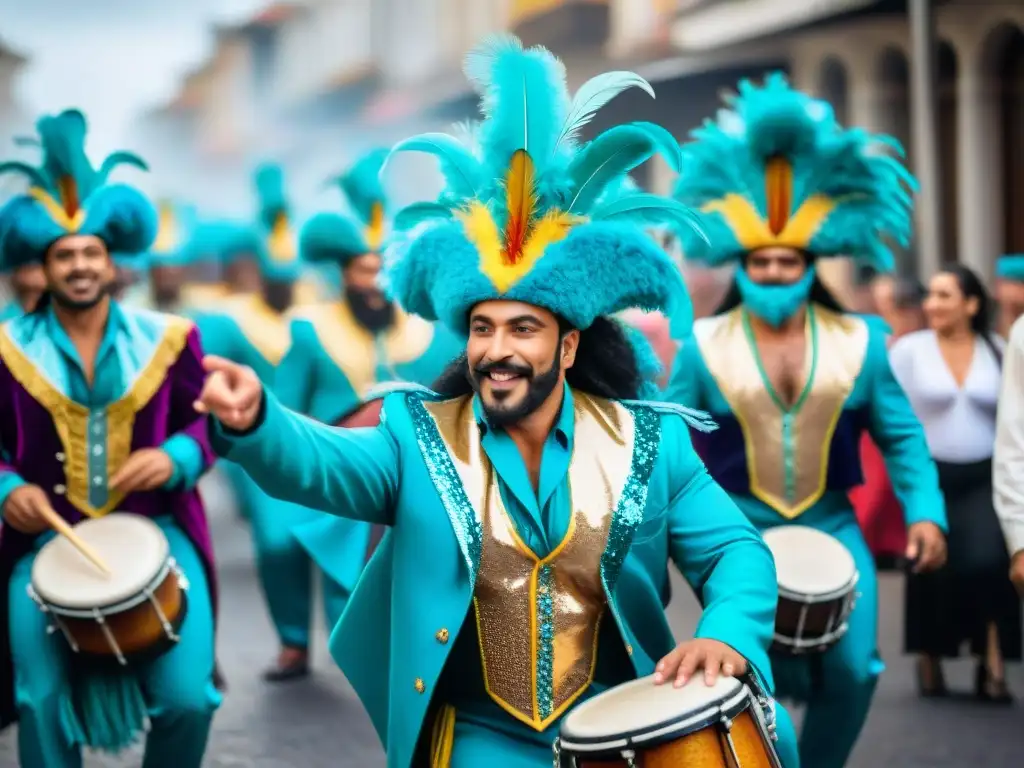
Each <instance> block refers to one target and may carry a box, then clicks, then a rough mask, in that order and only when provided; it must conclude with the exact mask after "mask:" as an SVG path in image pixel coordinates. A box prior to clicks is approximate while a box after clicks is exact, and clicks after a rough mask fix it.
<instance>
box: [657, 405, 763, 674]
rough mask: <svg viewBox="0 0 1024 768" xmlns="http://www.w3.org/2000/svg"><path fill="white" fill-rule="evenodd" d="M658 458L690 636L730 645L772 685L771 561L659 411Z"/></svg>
mask: <svg viewBox="0 0 1024 768" xmlns="http://www.w3.org/2000/svg"><path fill="white" fill-rule="evenodd" d="M662 429H663V437H662V451H663V455H662V456H661V457H659V462H668V466H669V467H671V470H670V471H671V472H672V478H671V481H670V488H671V489H672V490H671V494H672V495H671V497H670V501H669V507H668V511H667V514H668V533H669V547H670V553H671V556H672V560H673V562H674V563H675V564H676V566H677V567H678V568H679V570H680V571H681V572H682V574H683V576H684V577H686V580H687V581H688V582H689V583H690V585H691V586H692V587H693V588H694V590H695V591H696V593H697V594H698V595H699V596H700V597H701V602H702V603H703V605H704V612H703V614H702V616H701V620H700V624H698V625H697V631H696V633H695V635H694V637H695V638H698V639H709V640H717V641H719V642H722V643H725V644H726V645H728V646H730V647H731V648H733V649H734V650H735V651H736V652H738V653H739V654H740V655H741V656H742V657H743V658H744V659H746V660H747V662H748V664H750V666H752V667H753V668H754V670H756V672H757V675H758V677H760V679H761V680H762V681H763V682H764V683H765V684H766V687H767V688H768V690H769V691H771V690H772V688H773V683H772V677H771V665H770V663H769V661H768V647H769V645H770V644H771V642H772V637H773V635H774V629H775V607H776V603H777V602H778V584H777V580H776V575H775V561H774V559H773V558H772V554H771V551H770V550H769V549H768V547H767V545H765V543H764V540H763V539H762V538H761V536H760V535H759V534H758V532H757V530H756V529H755V528H754V526H753V525H751V523H750V522H749V521H748V520H747V518H746V517H745V516H744V515H743V513H742V512H741V511H740V510H739V508H738V507H737V506H736V504H735V502H733V500H732V499H730V498H729V496H728V494H727V493H726V492H725V491H723V490H722V488H721V487H720V486H719V485H718V484H717V483H716V482H715V481H714V480H712V479H711V476H710V475H709V474H708V473H707V470H706V469H705V467H704V464H703V462H701V460H700V458H699V457H698V456H697V454H696V452H695V451H694V450H693V446H692V444H691V442H690V435H689V430H688V429H687V427H686V424H685V423H684V422H683V420H682V419H679V418H676V417H673V416H666V417H663V418H662Z"/></svg>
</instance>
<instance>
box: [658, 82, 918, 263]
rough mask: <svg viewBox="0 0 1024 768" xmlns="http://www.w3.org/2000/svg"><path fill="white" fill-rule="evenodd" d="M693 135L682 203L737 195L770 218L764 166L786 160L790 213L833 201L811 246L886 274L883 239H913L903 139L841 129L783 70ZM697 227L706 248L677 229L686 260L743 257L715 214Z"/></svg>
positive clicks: (679, 189) (911, 185) (680, 187)
mask: <svg viewBox="0 0 1024 768" xmlns="http://www.w3.org/2000/svg"><path fill="white" fill-rule="evenodd" d="M691 136H692V138H693V141H692V142H690V143H689V144H687V145H686V146H684V148H683V169H682V173H681V175H680V179H679V182H678V184H677V186H676V190H675V196H676V199H678V200H680V201H681V202H683V203H685V204H686V205H691V206H694V207H695V208H703V206H705V205H707V204H708V203H710V202H713V201H717V200H721V199H722V198H724V197H725V196H726V195H730V194H734V195H741V196H742V197H744V198H746V199H747V200H748V201H749V202H750V203H751V204H752V205H753V206H754V208H755V209H756V210H757V211H758V213H759V215H760V216H761V217H762V218H763V219H764V220H767V210H766V207H767V206H766V194H765V164H766V163H767V161H768V160H769V159H771V158H772V157H774V156H782V157H785V158H786V159H788V160H789V162H790V164H791V166H792V170H793V184H792V205H791V210H790V213H791V214H792V213H795V212H796V210H797V209H798V208H799V207H800V206H801V205H802V204H803V203H804V201H806V200H807V199H808V198H810V197H812V196H814V195H820V196H824V197H826V198H829V199H831V200H833V201H835V202H836V203H837V205H836V207H835V208H834V209H833V210H832V211H831V213H830V214H828V215H827V216H826V218H825V219H824V221H823V222H822V224H821V226H820V227H819V228H818V230H817V231H816V232H815V233H814V234H813V236H812V237H811V239H810V242H809V243H808V244H807V250H809V251H811V252H812V253H815V254H817V255H819V256H840V255H852V256H854V257H856V258H859V259H862V260H863V261H865V262H866V263H868V264H870V265H871V266H873V267H875V268H876V269H878V270H880V271H890V270H891V269H892V266H893V256H892V252H891V250H890V247H889V245H888V241H893V242H896V243H899V244H900V245H904V246H906V245H908V244H909V242H910V238H911V234H912V227H913V221H912V208H913V199H912V197H911V193H912V192H913V191H915V190H916V182H915V181H914V178H913V176H911V174H910V173H909V172H908V171H907V170H906V168H905V167H904V166H903V164H902V162H901V160H900V158H901V157H902V154H903V151H902V148H901V147H900V145H899V143H898V142H897V141H896V140H895V139H893V138H891V137H889V136H884V135H879V134H871V133H868V132H867V131H864V130H862V129H859V128H852V129H844V128H843V127H842V126H841V125H839V123H838V122H837V121H836V119H835V115H834V114H833V111H832V108H831V107H830V106H829V105H828V104H827V103H826V102H824V101H819V100H816V99H812V98H811V97H809V96H807V95H805V94H803V93H800V92H799V91H795V90H793V89H791V88H790V86H789V84H788V83H787V82H786V78H785V77H784V76H783V75H782V74H780V73H773V74H770V75H769V76H768V77H767V78H766V79H765V82H764V85H762V86H758V85H754V84H753V83H751V82H749V81H746V80H744V81H743V82H741V83H740V85H739V93H738V95H737V96H735V97H734V98H732V99H730V100H729V102H728V109H725V110H721V111H720V112H719V113H718V116H717V119H716V120H708V121H707V122H705V124H704V125H703V127H701V128H698V129H697V130H695V131H694V132H693V133H692V134H691ZM893 155H896V156H893ZM701 221H702V228H703V229H704V231H705V233H706V234H707V236H708V242H704V241H702V240H701V239H700V238H699V237H697V236H695V234H694V232H693V231H692V230H690V229H687V228H682V229H681V230H679V232H678V235H679V237H680V239H681V244H682V248H683V252H684V253H685V254H686V256H687V258H689V259H693V260H696V261H701V262H705V263H708V264H711V265H716V266H717V265H722V264H726V263H729V262H732V261H736V260H738V259H740V258H741V257H742V256H743V254H744V252H745V249H744V248H743V247H742V246H741V245H740V243H739V240H738V236H737V234H736V233H734V232H733V230H732V229H731V228H730V225H729V223H728V222H727V221H726V220H725V218H724V217H723V216H722V214H721V213H718V212H705V213H703V214H702V219H701ZM748 245H749V244H748ZM765 245H768V243H765Z"/></svg>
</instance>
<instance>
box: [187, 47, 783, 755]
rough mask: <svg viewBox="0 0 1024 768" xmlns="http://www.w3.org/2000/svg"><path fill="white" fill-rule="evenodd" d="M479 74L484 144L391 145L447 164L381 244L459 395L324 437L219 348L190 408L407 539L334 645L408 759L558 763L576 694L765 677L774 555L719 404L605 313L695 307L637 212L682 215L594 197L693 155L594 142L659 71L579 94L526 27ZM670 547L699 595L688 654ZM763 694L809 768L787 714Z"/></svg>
mask: <svg viewBox="0 0 1024 768" xmlns="http://www.w3.org/2000/svg"><path fill="white" fill-rule="evenodd" d="M466 72H467V75H468V76H469V78H470V79H471V81H472V82H473V83H474V85H475V87H476V88H477V89H478V90H479V92H480V93H481V99H482V103H483V108H484V110H485V113H486V116H487V117H486V120H485V122H484V123H483V125H482V127H481V130H480V137H479V147H478V150H477V151H475V152H474V151H473V150H472V149H470V148H467V147H465V146H463V145H462V144H461V143H460V142H458V141H457V140H455V139H454V138H452V137H450V136H446V135H444V134H428V135H425V136H420V137H415V138H412V139H409V140H407V141H405V142H402V143H400V144H399V145H397V146H396V147H395V149H394V150H393V151H405V150H420V151H428V152H434V153H437V154H439V155H440V157H441V162H442V168H443V169H444V172H445V177H446V179H447V182H448V185H447V188H446V189H445V191H444V193H443V194H442V196H441V198H440V199H439V200H438V201H437V202H435V203H421V204H417V205H416V206H411V207H410V208H407V209H405V210H404V211H403V212H402V213H400V214H399V215H398V216H397V217H396V219H397V220H401V221H402V222H403V223H404V224H405V225H407V226H409V227H411V229H407V230H403V231H402V232H401V233H400V234H399V235H397V236H396V238H395V240H394V242H393V243H392V244H391V246H390V247H389V249H388V253H387V254H386V258H385V264H386V271H387V278H388V284H389V290H390V291H391V292H392V295H394V296H395V297H396V298H397V299H398V301H399V302H400V303H401V304H402V306H403V307H404V308H405V309H406V310H407V311H409V312H413V313H416V314H418V315H420V316H421V317H425V318H427V319H429V320H435V319H436V320H438V321H439V322H441V323H444V324H445V325H446V326H448V327H450V328H451V329H453V330H454V331H456V332H458V333H460V334H463V335H466V336H468V341H467V342H466V347H465V352H464V355H462V356H461V357H460V358H459V359H458V361H457V362H456V363H454V364H453V366H452V367H451V369H450V370H449V371H448V372H447V374H446V376H445V377H443V381H442V382H441V383H439V385H438V389H440V390H441V391H440V393H437V394H435V393H433V392H431V391H429V390H425V389H422V388H421V389H415V388H412V387H410V388H409V389H408V390H407V391H405V392H398V393H392V394H390V395H388V396H387V398H386V399H385V403H384V416H383V417H382V419H381V424H380V426H379V427H377V428H370V429H354V430H346V429H332V428H329V427H327V426H322V425H319V424H316V423H314V422H313V421H312V420H309V419H305V418H303V417H301V416H299V415H297V414H295V413H294V412H291V411H289V410H288V409H286V408H284V407H283V406H282V405H281V403H280V401H279V400H278V398H276V397H275V396H274V395H273V394H271V393H269V392H266V391H264V389H263V387H262V386H261V384H260V382H259V379H258V378H257V377H256V375H255V374H254V373H253V372H251V371H248V370H245V369H243V368H241V367H239V366H236V365H234V364H231V363H229V362H227V361H225V360H221V359H214V358H208V359H207V360H206V361H205V363H204V364H205V366H206V367H207V369H208V370H209V371H210V372H211V376H210V377H209V378H208V379H207V384H206V387H205V389H204V392H203V394H202V396H201V398H200V401H199V403H198V404H197V407H199V408H200V409H201V410H203V411H209V412H212V413H213V414H214V415H215V416H216V421H215V422H213V423H214V424H215V426H214V427H213V430H214V435H215V438H214V439H215V444H216V445H217V446H218V449H219V450H220V451H222V452H223V455H225V456H227V457H228V458H229V459H230V460H232V461H237V462H239V463H240V464H241V465H242V466H244V467H245V468H246V470H247V471H249V472H250V474H251V475H252V476H253V477H254V478H256V479H257V480H258V482H260V483H261V485H262V486H263V488H264V489H265V490H267V491H268V492H269V493H272V494H276V495H278V496H281V497H285V498H289V499H292V500H294V501H296V502H300V503H303V504H306V505H309V506H312V507H318V508H322V509H327V510H330V511H332V512H333V513H335V514H338V515H342V516H346V517H351V518H354V519H357V520H363V521H367V522H374V523H381V524H384V525H387V526H389V530H388V532H387V533H386V534H385V536H384V538H383V541H382V542H381V544H380V546H379V547H378V549H377V550H376V552H375V554H374V555H373V557H372V559H371V560H370V562H369V564H368V565H367V569H366V571H365V573H364V574H363V575H362V577H361V579H360V581H359V583H358V585H357V587H356V590H355V593H354V594H353V596H352V598H351V599H350V601H349V604H348V606H347V607H346V609H345V613H344V615H343V617H342V620H341V623H340V624H339V626H338V627H337V628H336V629H335V631H334V633H333V635H332V637H331V647H332V653H333V655H334V658H335V660H336V661H337V662H338V664H339V665H340V666H341V668H342V670H343V671H344V673H345V675H346V677H347V678H348V680H349V682H350V683H351V684H352V686H353V687H354V688H355V690H356V692H357V693H358V695H359V697H360V698H361V700H362V702H363V704H364V706H365V707H366V709H367V711H368V712H369V715H370V718H371V720H372V721H373V723H374V725H375V727H376V729H377V733H378V734H379V736H380V738H381V740H382V741H383V742H384V745H385V749H386V751H387V755H388V766H390V767H391V768H408V766H412V765H417V766H419V765H432V766H450V767H452V768H466V767H467V766H478V765H483V764H488V763H492V764H496V765H501V766H503V767H504V768H540V767H541V766H550V765H551V764H552V743H553V741H554V739H555V737H556V734H557V731H558V725H559V722H560V719H561V718H562V716H563V715H564V714H565V713H566V712H567V711H569V710H570V709H571V708H572V707H573V705H574V704H575V703H577V702H580V701H583V700H585V699H586V698H588V697H589V696H591V695H592V694H594V693H595V692H597V691H600V690H603V689H605V688H608V687H610V686H614V685H616V684H618V683H621V682H623V681H626V680H630V679H633V678H635V677H637V676H638V675H649V674H654V673H655V670H657V674H658V675H659V678H658V679H659V681H660V682H661V683H663V684H664V683H673V682H674V683H681V682H682V681H684V680H687V679H688V678H689V677H691V676H693V675H695V674H697V670H698V669H701V668H703V674H701V675H700V676H701V677H702V678H704V679H705V680H706V681H712V680H714V679H716V678H717V677H718V675H719V674H724V675H728V676H736V675H741V674H743V673H751V674H753V676H754V678H756V679H757V680H760V681H762V682H761V684H760V685H761V687H763V688H765V689H768V690H770V687H771V676H770V670H769V666H768V656H767V648H768V644H769V642H770V639H771V636H772V624H773V616H774V609H775V601H776V596H777V591H776V590H777V588H776V584H775V572H774V568H773V564H772V559H771V555H770V553H769V552H768V550H767V548H766V547H765V545H764V543H763V541H762V540H761V539H760V537H759V536H758V535H757V533H756V531H755V530H754V528H753V526H751V525H750V524H749V522H748V521H746V520H745V519H744V518H743V516H742V514H741V513H740V512H739V511H738V510H737V509H736V506H735V504H734V503H733V502H731V501H730V500H729V498H728V496H726V494H725V493H723V492H722V490H721V489H720V488H719V487H718V486H717V485H716V484H715V483H714V482H713V481H712V480H711V478H710V477H709V476H708V475H707V474H706V473H705V471H704V468H703V465H702V464H701V462H700V460H699V459H698V458H697V456H696V454H695V453H694V451H693V449H692V446H691V443H690V437H689V426H690V425H694V426H696V427H697V428H701V429H708V428H710V425H709V424H708V423H707V422H706V421H705V419H704V418H703V416H702V415H701V414H697V413H693V412H690V411H688V410H686V409H681V408H676V407H672V406H665V405H661V404H656V403H650V402H645V401H640V400H638V399H637V398H638V397H641V396H642V392H641V390H642V389H643V388H644V387H643V385H644V384H645V383H646V384H650V383H652V382H653V378H652V379H649V380H647V381H646V382H645V381H644V380H643V379H642V377H641V374H640V370H646V369H647V366H646V364H644V365H641V363H646V361H647V360H648V359H650V357H652V356H653V353H652V352H651V351H650V349H649V348H647V347H645V346H643V345H640V346H639V347H636V348H634V347H633V346H631V343H630V342H629V341H627V336H626V333H627V332H626V330H625V328H624V326H623V325H622V324H621V323H620V322H619V321H617V320H613V319H611V317H610V316H611V315H613V314H615V313H617V312H619V311H622V310H625V309H628V308H633V307H638V308H643V309H648V310H654V309H659V310H663V311H668V312H673V313H677V314H679V315H680V316H683V317H685V316H686V314H687V313H688V312H689V300H688V298H687V296H686V293H685V288H684V286H683V284H682V281H681V279H680V275H679V270H678V269H677V268H676V266H675V265H674V264H673V263H672V262H671V260H670V259H668V258H667V257H666V255H665V253H664V252H663V251H662V250H661V249H660V248H659V247H658V246H657V244H656V243H654V242H653V241H652V240H651V239H650V238H649V237H648V236H647V235H646V234H645V233H644V231H643V228H642V227H643V224H642V223H641V222H643V223H646V222H647V221H649V220H651V219H659V218H662V219H664V218H666V217H683V218H687V217H689V216H690V215H691V213H690V212H689V211H688V209H686V208H685V207H684V206H682V205H680V204H678V203H675V202H674V201H672V200H668V199H665V198H662V197H658V196H655V195H645V194H633V195H629V196H625V197H621V198H617V199H613V200H610V201H608V202H606V203H601V204H599V203H598V202H597V201H598V198H599V196H600V194H601V192H602V190H603V189H604V188H605V186H606V185H607V184H609V182H610V181H612V180H614V179H615V178H617V177H619V176H621V175H622V174H623V173H625V172H628V171H629V170H631V169H632V168H633V167H635V166H636V165H638V164H639V163H641V162H643V161H644V160H646V159H647V158H650V157H651V156H652V155H654V154H655V153H656V152H658V151H663V152H665V153H666V154H667V156H668V159H669V161H670V162H671V163H672V164H673V165H674V166H677V165H678V145H677V144H676V143H675V141H674V139H673V138H672V137H671V136H670V135H669V134H668V133H667V132H666V131H664V129H662V128H660V127H658V126H655V125H652V124H650V123H634V124H630V125H622V126H618V127H616V128H612V129H610V130H609V131H607V132H605V133H603V134H601V135H599V136H597V137H596V138H595V139H594V140H593V141H592V142H590V143H589V144H587V145H586V146H585V147H581V146H580V145H579V143H578V138H577V137H578V132H579V130H580V128H581V126H582V125H584V124H585V123H587V122H588V121H589V120H590V119H591V118H592V117H593V114H594V113H595V112H596V111H597V110H598V109H599V108H600V107H601V106H602V105H603V104H606V103H607V102H608V101H609V100H611V99H612V98H613V97H614V96H615V95H616V94H617V93H620V92H621V91H623V90H625V89H627V88H629V87H633V86H638V87H642V88H644V89H645V90H647V91H648V92H651V89H650V86H649V85H648V84H647V83H646V81H644V80H643V79H642V78H640V77H638V76H636V75H632V74H630V73H610V74H607V75H603V76H599V77H598V78H595V79H594V80H592V81H590V82H588V83H587V84H585V85H583V86H582V88H581V89H580V91H579V92H578V93H577V94H576V97H575V100H572V101H570V98H569V94H568V92H567V89H566V84H565V70H564V68H563V66H562V64H561V62H560V61H558V60H557V59H556V58H554V56H552V55H551V54H550V53H549V52H548V51H546V50H544V49H541V48H531V49H529V50H524V49H523V47H522V45H521V44H520V42H519V41H518V40H517V39H516V38H514V37H506V36H502V37H499V38H496V39H491V40H488V41H486V42H485V43H484V44H483V45H481V46H480V47H479V48H477V49H475V50H473V51H472V52H471V53H470V54H469V55H468V57H467V60H466ZM417 222H418V223H417ZM632 338H633V339H634V343H636V344H640V339H639V334H633V336H632ZM655 370H656V367H655ZM655 391H656V390H655ZM669 557H671V558H672V560H673V561H674V562H675V563H676V564H677V565H678V566H679V568H680V569H681V570H682V572H683V573H684V574H685V575H686V577H687V579H688V580H689V582H690V583H691V584H692V585H693V587H694V588H695V589H696V590H697V591H698V593H699V594H700V595H701V596H702V598H703V601H704V614H703V617H702V619H701V622H700V624H699V627H698V629H697V633H696V634H697V637H696V639H694V640H691V641H687V642H683V643H681V644H680V645H679V646H677V647H676V646H675V643H674V641H673V638H672V634H671V631H670V628H669V625H668V623H667V621H666V619H665V616H664V612H663V608H662V597H663V596H664V594H665V591H666V589H667V579H668V559H669ZM538 584H539V586H538ZM534 627H536V629H534ZM652 685H653V684H652ZM765 707H766V712H767V714H768V716H769V717H770V716H771V714H772V712H773V711H774V712H776V713H777V717H778V732H779V733H780V734H781V735H780V738H779V745H780V749H781V750H782V751H783V760H784V764H785V765H786V766H787V768H788V766H793V765H796V762H795V743H794V740H793V737H792V726H791V724H790V722H789V720H788V718H787V717H786V716H785V714H784V713H783V711H782V710H781V708H780V709H778V710H774V708H773V706H772V705H771V702H770V701H769V700H767V699H765Z"/></svg>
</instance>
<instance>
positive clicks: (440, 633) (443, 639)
mask: <svg viewBox="0 0 1024 768" xmlns="http://www.w3.org/2000/svg"><path fill="white" fill-rule="evenodd" d="M434 637H436V638H437V642H439V643H440V644H441V645H447V643H448V630H447V629H445V628H444V627H441V628H440V629H439V630H437V634H436V635H434Z"/></svg>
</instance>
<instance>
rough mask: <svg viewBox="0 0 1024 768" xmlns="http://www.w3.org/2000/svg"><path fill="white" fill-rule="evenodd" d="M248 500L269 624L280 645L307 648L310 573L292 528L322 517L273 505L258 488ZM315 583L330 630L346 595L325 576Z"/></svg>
mask: <svg viewBox="0 0 1024 768" xmlns="http://www.w3.org/2000/svg"><path fill="white" fill-rule="evenodd" d="M249 482H252V481H251V480H250V481H249ZM254 486H255V484H254ZM253 499H254V501H253V504H252V516H251V524H252V533H253V539H254V541H255V545H256V568H257V571H258V573H259V579H260V586H261V587H262V589H263V596H264V597H265V598H266V601H267V607H268V608H269V610H270V618H271V621H273V623H274V628H275V630H276V631H277V636H278V639H279V640H280V642H281V645H285V646H288V647H290V648H308V647H309V633H310V623H311V620H312V616H313V574H314V571H315V570H316V569H315V568H314V563H313V560H312V559H311V558H310V556H309V554H308V553H307V551H306V550H305V549H304V548H303V546H302V545H301V544H300V543H299V540H298V539H297V538H296V537H295V534H294V529H295V528H296V527H299V526H301V525H303V524H306V523H309V522H311V521H313V520H316V519H318V518H320V517H322V516H324V515H325V514H326V513H325V512H317V511H316V510H313V509H309V508H307V507H300V506H299V505H297V504H292V503H290V502H287V501H279V500H278V499H274V498H271V497H270V496H268V495H267V494H265V493H263V491H261V490H260V489H259V488H255V493H254V494H253ZM321 582H322V585H323V587H322V589H323V600H324V613H325V620H326V622H327V627H328V630H330V629H333V628H334V627H335V626H336V625H337V623H338V619H340V618H341V614H342V611H343V610H344V609H345V604H346V602H347V601H348V597H349V592H348V590H346V589H343V588H342V587H341V586H339V585H338V584H337V583H336V582H335V581H334V580H333V579H331V578H329V577H327V576H326V575H323V574H322V579H321Z"/></svg>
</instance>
